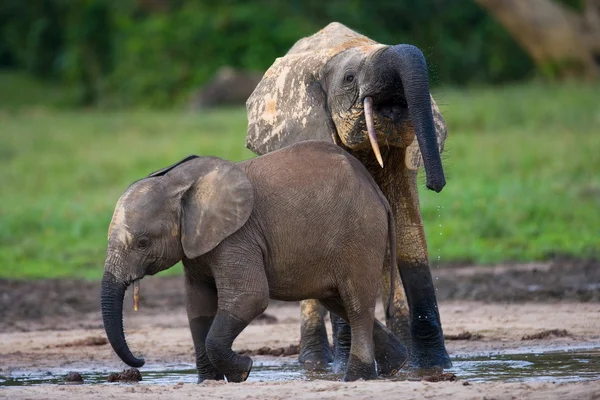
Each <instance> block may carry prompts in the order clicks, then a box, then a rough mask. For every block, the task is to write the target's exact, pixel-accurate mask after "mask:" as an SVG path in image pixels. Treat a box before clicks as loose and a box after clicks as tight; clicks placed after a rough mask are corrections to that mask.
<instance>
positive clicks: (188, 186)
mask: <svg viewBox="0 0 600 400" xmlns="http://www.w3.org/2000/svg"><path fill="white" fill-rule="evenodd" d="M394 240H395V235H394V223H393V217H392V214H391V211H390V209H389V206H388V204H387V201H386V200H385V197H384V196H383V194H382V193H381V191H380V190H379V188H378V187H377V185H375V183H374V182H373V180H372V178H371V176H370V175H369V174H368V172H367V171H366V169H365V168H364V167H363V166H362V164H361V163H360V162H358V160H356V159H355V158H354V157H352V156H350V155H349V154H348V153H346V152H344V151H343V150H342V149H340V148H339V147H338V146H335V145H333V144H329V143H325V142H319V141H308V142H303V143H299V144H296V145H292V146H290V147H287V148H284V149H282V150H279V151H276V152H273V153H270V154H268V155H265V156H261V157H257V158H255V159H252V160H249V161H245V162H241V163H238V164H233V163H231V162H228V161H225V160H222V159H219V158H214V157H199V158H193V159H190V160H187V161H186V160H184V161H182V162H180V163H178V164H176V165H175V166H173V167H168V168H166V169H163V170H161V171H158V172H156V173H154V174H152V175H150V176H149V177H148V178H145V179H142V180H140V181H137V182H135V183H134V184H132V185H131V186H130V187H129V188H128V189H127V190H126V192H125V193H124V194H123V195H122V196H121V198H120V199H119V202H118V204H117V206H116V208H115V212H114V216H113V219H112V222H111V226H110V229H109V239H108V251H107V257H106V263H105V266H104V277H103V280H102V316H103V320H104V327H105V330H106V334H107V336H108V339H109V341H110V343H111V345H112V347H113V349H114V350H115V352H116V353H117V354H118V355H119V357H120V358H121V359H122V360H123V361H124V362H125V363H127V364H128V365H130V366H134V367H139V366H142V365H143V364H144V360H142V359H138V358H135V357H134V356H133V355H132V353H131V352H130V350H129V348H128V346H127V343H126V342H125V337H124V334H123V322H122V308H123V296H124V293H125V290H126V289H127V287H128V286H129V285H130V284H131V283H132V282H134V281H137V280H139V279H142V278H143V277H144V276H146V275H153V274H155V273H157V272H159V271H162V270H165V269H167V268H170V267H171V266H173V265H174V264H176V263H177V262H178V261H180V260H183V265H184V270H185V283H186V299H187V312H188V318H189V323H190V329H191V332H192V337H193V341H194V346H195V351H196V364H197V368H198V379H199V381H200V382H201V381H203V380H206V379H215V380H219V379H223V378H224V377H226V378H227V380H228V381H230V382H241V381H244V380H246V378H247V377H248V374H249V372H250V370H251V367H252V360H251V359H250V358H249V357H247V356H243V355H242V356H240V355H237V354H235V353H234V352H233V351H232V350H231V345H232V343H233V341H234V340H235V338H236V337H237V336H238V335H239V334H240V332H241V331H242V330H243V329H244V328H245V327H246V326H247V325H248V324H249V323H250V322H251V321H252V320H253V319H254V318H255V317H256V316H258V315H260V314H261V313H262V312H263V311H264V310H265V308H266V307H267V304H268V301H269V298H273V299H278V300H289V301H297V300H302V299H309V298H312V299H318V300H319V302H320V303H321V304H322V305H323V306H324V307H326V308H327V309H328V310H331V311H333V312H335V313H336V314H337V315H339V316H341V317H342V318H343V319H344V320H345V321H347V322H348V323H349V325H350V329H351V331H352V337H353V338H358V340H353V341H352V346H351V349H350V358H349V362H348V366H347V369H346V374H345V376H344V379H345V380H356V379H360V378H364V379H373V378H375V377H377V374H378V373H379V374H382V375H387V374H392V373H394V372H395V371H396V370H398V369H399V368H401V367H402V365H403V364H404V362H405V361H406V360H407V358H408V354H407V352H406V348H405V347H404V346H403V345H402V344H401V343H400V341H399V340H398V339H397V338H396V337H395V335H393V334H392V333H391V331H389V330H388V329H387V328H386V327H385V326H383V325H382V324H380V323H379V322H377V321H375V320H374V316H373V314H374V309H375V300H376V295H377V289H378V285H379V281H380V279H381V274H382V270H383V265H384V261H385V256H386V248H387V246H388V245H389V246H390V248H392V249H393V248H394ZM391 257H392V259H394V258H395V254H392V256H391ZM373 339H375V343H376V345H375V346H374V344H373V342H374V340H373ZM375 360H377V367H376V364H375Z"/></svg>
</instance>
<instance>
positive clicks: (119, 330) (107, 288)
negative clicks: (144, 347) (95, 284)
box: [101, 272, 145, 368]
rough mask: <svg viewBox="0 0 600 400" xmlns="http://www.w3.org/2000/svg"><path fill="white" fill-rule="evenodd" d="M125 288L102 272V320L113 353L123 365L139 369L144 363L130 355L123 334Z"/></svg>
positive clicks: (125, 286) (142, 360) (112, 277)
mask: <svg viewBox="0 0 600 400" xmlns="http://www.w3.org/2000/svg"><path fill="white" fill-rule="evenodd" d="M127 286H128V285H127V284H126V283H125V282H123V281H121V280H119V279H117V278H116V277H115V276H114V275H113V274H112V273H110V272H104V276H103V278H102V292H101V305H102V320H103V321H104V330H105V331H106V336H107V337H108V341H109V342H110V344H111V346H112V348H113V349H114V350H115V353H117V355H118V356H119V358H120V359H121V360H122V361H123V362H124V363H125V364H127V365H129V366H131V367H136V368H139V367H141V366H143V365H144V363H145V361H144V359H142V358H136V357H134V356H133V354H131V351H130V350H129V346H127V342H126V341H125V335H124V334H123V298H124V297H125V291H126V290H127Z"/></svg>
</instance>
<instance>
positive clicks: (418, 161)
mask: <svg viewBox="0 0 600 400" xmlns="http://www.w3.org/2000/svg"><path fill="white" fill-rule="evenodd" d="M431 111H432V112H433V123H434V126H435V136H436V137H437V143H438V149H439V150H440V154H442V152H443V151H444V143H445V142H446V138H447V137H448V128H447V127H446V121H444V117H442V114H441V113H440V108H439V107H438V105H437V103H436V102H435V100H434V99H433V97H431ZM404 165H405V166H406V168H408V169H410V170H413V171H415V170H417V169H419V167H420V166H421V165H423V156H422V155H421V150H420V149H419V143H418V142H417V137H416V136H415V138H414V139H413V141H412V142H411V143H410V145H409V146H408V147H407V148H406V153H405V156H404Z"/></svg>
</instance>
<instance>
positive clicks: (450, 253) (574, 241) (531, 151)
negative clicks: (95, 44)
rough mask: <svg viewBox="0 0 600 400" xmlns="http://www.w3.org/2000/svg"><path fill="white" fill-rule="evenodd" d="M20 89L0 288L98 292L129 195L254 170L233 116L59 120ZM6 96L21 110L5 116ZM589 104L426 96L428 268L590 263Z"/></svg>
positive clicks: (591, 95) (44, 98)
mask: <svg viewBox="0 0 600 400" xmlns="http://www.w3.org/2000/svg"><path fill="white" fill-rule="evenodd" d="M25 78H26V77H25ZM25 78H23V77H21V78H19V77H18V76H15V75H14V74H10V75H8V76H6V75H5V74H2V73H0V126H1V127H2V130H1V132H2V134H1V135H0V168H1V169H2V171H3V173H2V181H1V184H0V265H2V268H0V278H6V277H10V278H42V277H60V276H71V277H73V276H77V277H86V278H99V277H100V276H101V275H102V265H103V261H104V257H105V254H106V244H107V241H106V240H107V238H106V235H107V230H108V225H109V222H110V219H111V215H112V212H113V209H114V206H115V204H116V202H117V200H118V198H119V196H120V195H121V193H122V192H123V191H124V190H125V189H126V188H127V186H128V185H129V184H130V183H131V182H133V181H134V180H136V179H139V178H140V177H143V176H145V175H147V174H148V173H150V172H152V171H155V170H157V169H159V168H161V167H163V166H166V165H169V164H172V163H174V162H176V161H177V160H180V159H182V158H183V157H185V156H187V155H189V154H199V155H214V156H219V157H223V158H226V159H229V160H233V161H238V160H243V159H247V158H251V157H253V154H252V153H251V152H250V151H249V150H247V149H246V148H245V147H244V138H245V135H246V124H247V121H246V113H245V110H244V109H243V107H239V108H233V109H227V110H225V109H223V110H211V111H206V112H202V113H182V112H180V111H173V110H158V111H157V110H134V111H131V110H129V111H121V110H119V111H114V110H111V111H105V110H102V111H100V110H90V111H87V110H86V111H82V110H76V111H73V110H56V109H53V108H48V107H44V104H45V103H47V102H53V101H58V100H60V93H57V92H60V88H55V89H53V90H51V91H47V90H46V89H41V88H38V89H36V88H35V84H33V83H31V82H29V83H28V84H27V85H25V83H26V82H27V79H25ZM6 81H9V82H10V83H3V82H6ZM14 82H17V83H19V82H20V83H19V85H21V86H19V85H17V84H15V83H14ZM7 87H8V88H10V89H11V90H14V91H15V92H16V93H19V94H20V96H21V98H20V99H19V101H18V102H17V103H11V104H10V107H5V104H6V103H8V101H10V100H12V98H3V96H4V94H5V93H6V91H5V90H4V88H7ZM44 88H46V86H45V85H44ZM599 90H600V86H599V85H598V84H595V85H591V84H581V83H573V84H560V85H558V84H552V85H549V84H540V83H530V84H527V85H504V86H503V87H489V86H487V87H471V88H469V89H466V90H465V89H452V88H443V89H442V88H438V89H436V90H434V92H433V95H434V96H435V98H436V99H437V100H438V102H439V104H440V107H441V111H442V113H443V114H444V116H445V118H446V121H447V123H448V130H449V138H448V141H447V142H446V148H445V151H444V153H443V161H444V169H445V172H446V177H447V181H448V184H447V186H446V187H445V188H444V190H443V191H442V192H441V193H439V194H438V193H434V192H432V191H430V190H427V189H426V188H425V174H424V173H423V172H422V171H421V172H420V173H419V190H420V200H421V212H422V215H423V221H424V224H425V229H426V234H427V242H428V248H429V255H430V258H431V262H432V265H434V266H435V265H438V264H446V263H476V264H487V263H490V264H493V263H501V262H506V261H534V260H547V259H552V258H553V257H555V256H569V257H576V258H586V257H589V258H596V259H598V258H600V242H599V238H600V213H599V212H598V205H599V204H600V158H599V157H598V149H599V148H600V135H598V126H600V103H599V102H598V92H599ZM27 96H31V97H32V98H34V100H36V101H39V102H40V103H38V104H36V105H35V106H31V104H34V102H33V100H32V101H27ZM170 271H171V272H173V273H177V272H179V273H181V269H180V268H174V269H172V270H170Z"/></svg>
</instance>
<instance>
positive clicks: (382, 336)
mask: <svg viewBox="0 0 600 400" xmlns="http://www.w3.org/2000/svg"><path fill="white" fill-rule="evenodd" d="M331 325H332V328H333V338H334V343H335V344H336V345H338V344H339V346H338V347H334V357H335V358H334V360H335V361H334V362H333V371H334V372H335V373H341V372H343V371H345V370H346V367H347V365H348V358H349V356H350V345H351V337H352V335H351V332H350V325H348V323H346V321H344V319H343V318H341V317H338V316H337V315H336V314H334V313H331ZM373 342H374V344H375V361H377V373H378V374H379V375H383V376H389V375H394V374H395V373H396V372H398V370H400V369H401V368H402V366H403V365H404V364H406V361H407V360H408V351H407V350H406V346H404V344H402V342H401V341H400V340H399V339H398V338H397V337H396V335H394V333H393V332H392V331H391V330H390V329H388V328H386V327H385V325H383V324H381V322H379V321H377V320H375V321H374V323H373Z"/></svg>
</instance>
